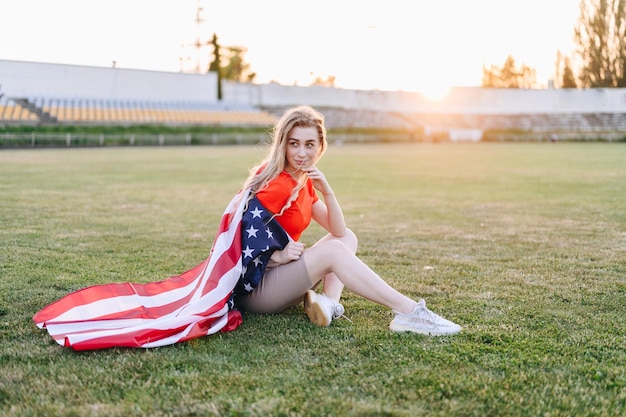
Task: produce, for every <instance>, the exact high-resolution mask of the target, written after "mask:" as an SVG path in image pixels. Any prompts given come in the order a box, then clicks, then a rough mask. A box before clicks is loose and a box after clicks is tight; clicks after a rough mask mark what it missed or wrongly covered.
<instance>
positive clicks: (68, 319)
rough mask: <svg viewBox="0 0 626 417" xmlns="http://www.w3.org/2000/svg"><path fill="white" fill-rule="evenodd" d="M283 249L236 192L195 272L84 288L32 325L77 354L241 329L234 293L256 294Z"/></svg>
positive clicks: (256, 209)
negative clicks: (275, 255)
mask: <svg viewBox="0 0 626 417" xmlns="http://www.w3.org/2000/svg"><path fill="white" fill-rule="evenodd" d="M268 215H269V217H268ZM287 242H288V237H287V234H286V233H285V232H284V230H283V229H282V228H281V227H280V225H278V223H277V222H276V221H275V220H274V219H271V214H269V212H268V211H267V210H265V208H264V207H263V206H262V205H261V204H260V203H259V202H258V200H256V198H253V199H251V200H250V201H248V193H247V192H241V193H239V194H238V195H237V196H235V197H234V198H233V200H232V201H231V202H230V204H229V205H228V207H227V208H226V210H225V212H224V215H223V216H222V220H221V222H220V225H219V228H218V232H217V235H216V238H215V241H214V242H213V246H212V248H211V251H210V254H209V256H208V258H207V259H206V260H204V261H203V262H202V263H200V264H199V265H197V266H196V267H194V268H192V269H190V270H189V271H187V272H184V273H182V274H180V275H176V276H173V277H170V278H168V279H166V280H164V281H159V282H152V283H148V284H133V283H129V282H128V283H113V284H105V285H95V286H92V287H87V288H84V289H82V290H79V291H76V292H73V293H70V294H68V295H66V296H65V297H63V298H61V299H59V300H58V301H56V302H54V303H52V304H50V305H48V306H47V307H44V308H43V309H42V310H40V311H39V312H37V313H36V314H35V315H34V316H33V320H34V322H35V324H36V325H37V327H39V328H42V329H46V330H47V331H48V333H49V334H50V336H52V338H53V339H54V340H55V341H56V342H57V343H59V344H60V345H62V346H65V347H70V348H72V349H74V350H93V349H104V348H110V347H116V346H118V347H135V348H153V347H159V346H166V345H171V344H174V343H178V342H184V341H187V340H190V339H195V338H198V337H202V336H206V335H209V334H213V333H216V332H218V331H222V332H226V331H231V330H234V329H236V328H237V327H239V325H240V324H241V323H242V315H241V312H240V311H239V310H237V309H236V308H234V305H233V301H234V299H235V297H234V292H235V288H236V287H237V288H238V289H239V290H241V291H248V290H250V291H251V288H252V289H253V288H254V287H256V285H258V281H259V280H260V278H261V277H262V275H263V272H264V270H265V266H266V263H267V261H268V260H269V257H270V256H271V252H272V251H273V250H275V249H279V248H281V245H282V247H284V245H285V244H286V243H287ZM259 274H260V275H259ZM238 283H239V285H238Z"/></svg>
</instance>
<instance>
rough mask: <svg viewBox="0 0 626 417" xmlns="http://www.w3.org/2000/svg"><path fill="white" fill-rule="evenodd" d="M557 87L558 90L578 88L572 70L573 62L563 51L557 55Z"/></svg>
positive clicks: (555, 81)
mask: <svg viewBox="0 0 626 417" xmlns="http://www.w3.org/2000/svg"><path fill="white" fill-rule="evenodd" d="M555 75H556V77H555V80H554V83H555V87H557V88H576V87H577V83H576V76H575V75H574V70H573V68H572V61H571V59H570V57H569V56H567V55H564V54H563V53H561V51H557V54H556V71H555Z"/></svg>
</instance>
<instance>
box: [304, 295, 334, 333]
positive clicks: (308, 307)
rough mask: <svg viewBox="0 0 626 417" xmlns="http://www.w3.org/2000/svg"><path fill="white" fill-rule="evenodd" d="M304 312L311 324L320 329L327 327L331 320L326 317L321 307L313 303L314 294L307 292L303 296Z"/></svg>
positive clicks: (315, 302)
mask: <svg viewBox="0 0 626 417" xmlns="http://www.w3.org/2000/svg"><path fill="white" fill-rule="evenodd" d="M304 312H305V313H306V315H307V317H308V318H309V320H310V321H311V323H313V324H315V325H316V326H320V327H328V326H329V325H330V322H331V320H329V319H328V317H326V315H325V314H324V310H323V309H322V306H321V305H320V304H319V303H318V302H317V301H315V292H314V291H311V290H309V291H307V292H306V294H305V295H304Z"/></svg>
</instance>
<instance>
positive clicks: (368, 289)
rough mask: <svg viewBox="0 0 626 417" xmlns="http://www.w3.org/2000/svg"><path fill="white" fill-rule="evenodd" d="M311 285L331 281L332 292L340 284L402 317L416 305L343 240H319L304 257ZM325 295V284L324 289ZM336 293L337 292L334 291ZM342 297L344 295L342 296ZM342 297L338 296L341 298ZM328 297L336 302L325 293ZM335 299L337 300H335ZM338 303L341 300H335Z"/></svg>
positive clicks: (334, 294)
mask: <svg viewBox="0 0 626 417" xmlns="http://www.w3.org/2000/svg"><path fill="white" fill-rule="evenodd" d="M302 257H303V258H304V263H305V265H306V269H307V271H308V273H309V278H310V280H311V284H314V283H316V282H318V281H319V280H320V279H325V280H326V279H329V283H330V285H331V291H332V290H335V288H337V284H336V282H334V280H337V281H339V282H340V283H341V285H342V287H341V288H343V285H345V286H346V287H347V288H348V289H350V290H351V291H353V292H355V293H356V294H358V295H360V296H362V297H365V298H367V299H369V300H371V301H374V302H376V303H378V304H382V305H384V306H387V307H389V308H391V309H392V310H394V311H396V312H400V313H410V312H411V311H413V309H414V308H415V306H416V305H417V302H416V301H415V300H412V299H411V298H409V297H407V296H405V295H404V294H402V293H400V292H398V291H397V290H395V289H394V288H393V287H391V286H390V285H389V284H387V283H386V282H385V281H384V280H383V279H382V278H381V277H379V276H378V275H377V274H376V273H375V272H374V271H372V270H371V269H370V268H369V267H368V266H367V265H365V264H364V263H363V261H361V260H360V259H359V258H357V257H356V255H355V254H354V252H353V251H352V250H351V248H349V247H348V246H347V245H346V244H345V243H343V242H342V241H341V240H340V239H337V238H334V239H331V238H329V239H326V240H320V241H319V242H318V243H316V244H315V245H313V246H312V247H310V248H309V249H307V250H306V251H305V252H304V253H303V254H302ZM324 290H325V291H326V282H325V285H324ZM335 291H336V290H335ZM340 294H341V293H340ZM340 294H339V295H340ZM326 295H327V296H329V297H331V298H333V296H336V295H337V294H336V293H333V294H332V296H331V295H330V294H328V293H326ZM333 299H334V298H333ZM335 300H336V301H337V300H338V298H336V299H335Z"/></svg>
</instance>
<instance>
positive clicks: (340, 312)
mask: <svg viewBox="0 0 626 417" xmlns="http://www.w3.org/2000/svg"><path fill="white" fill-rule="evenodd" d="M345 312H346V310H345V309H344V308H343V306H342V305H341V304H339V303H333V311H332V313H333V319H338V318H339V317H343V318H344V319H346V320H348V321H349V322H350V323H352V320H350V319H349V318H348V317H346V316H345V314H344V313H345Z"/></svg>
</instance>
